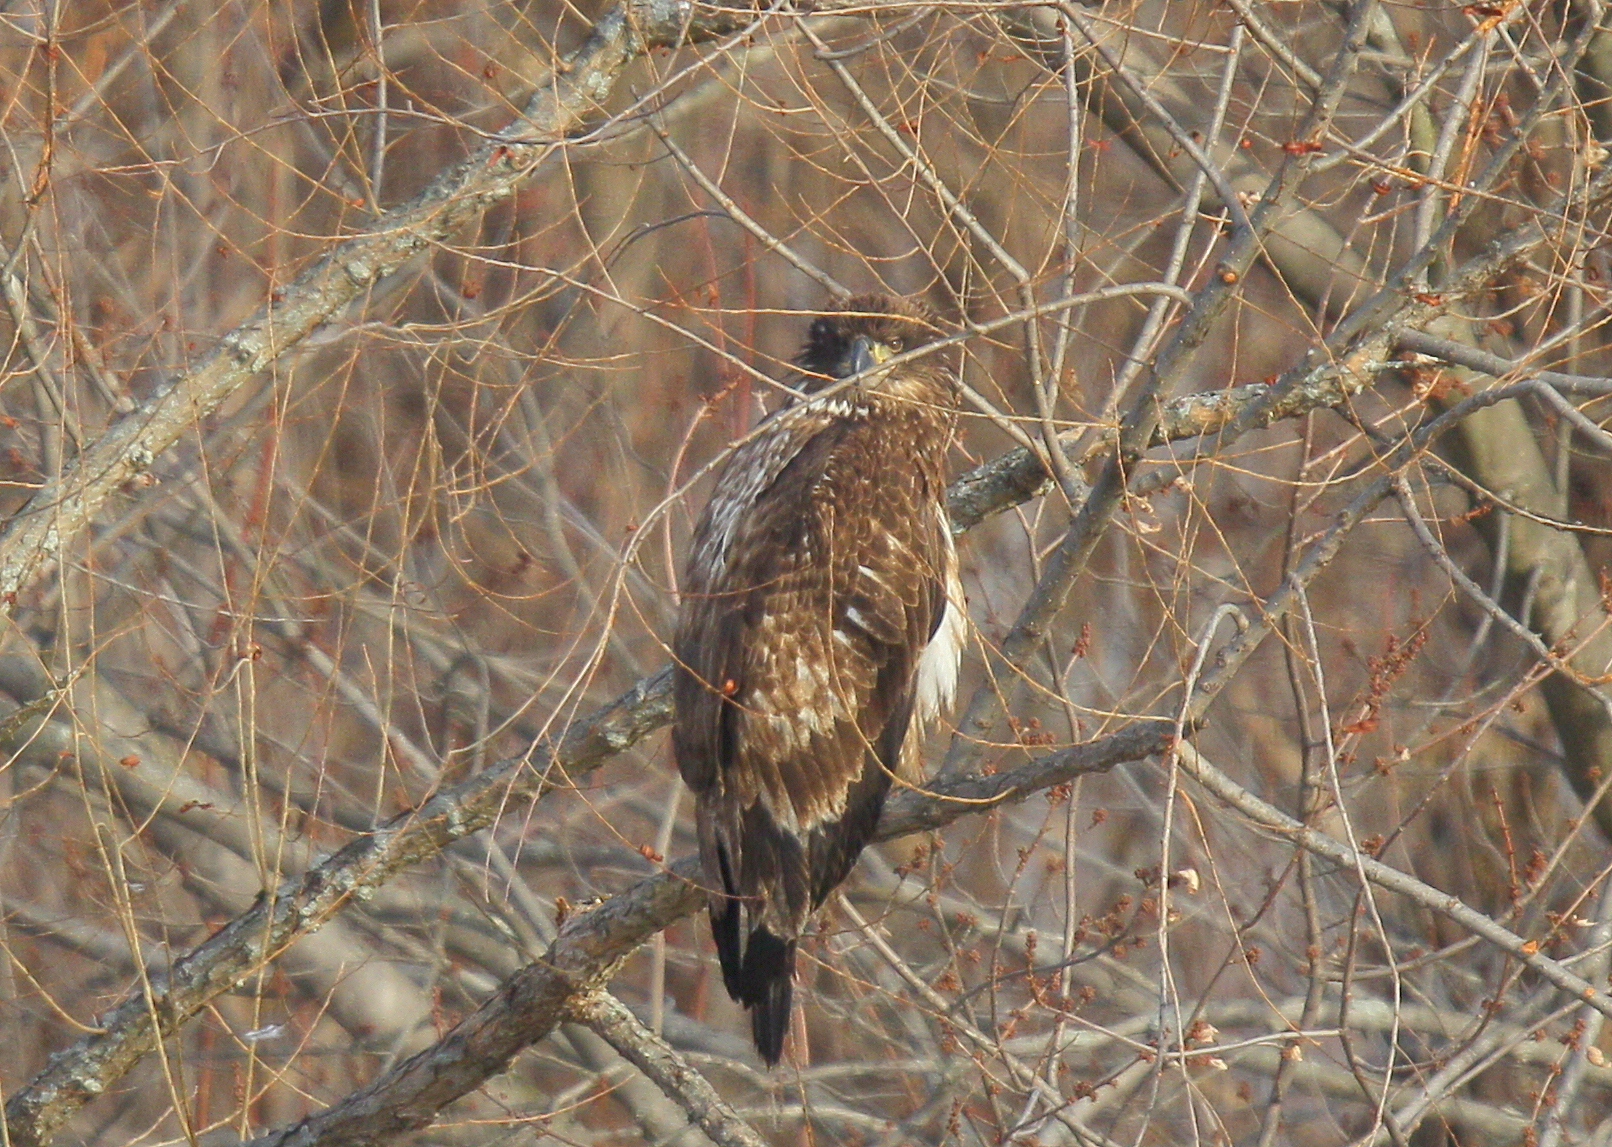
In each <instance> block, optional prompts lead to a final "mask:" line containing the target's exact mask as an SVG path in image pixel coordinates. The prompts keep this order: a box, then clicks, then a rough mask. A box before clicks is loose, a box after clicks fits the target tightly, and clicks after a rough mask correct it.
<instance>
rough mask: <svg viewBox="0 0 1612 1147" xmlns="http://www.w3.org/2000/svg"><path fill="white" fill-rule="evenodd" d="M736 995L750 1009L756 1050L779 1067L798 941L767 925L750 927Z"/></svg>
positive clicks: (730, 987) (793, 981)
mask: <svg viewBox="0 0 1612 1147" xmlns="http://www.w3.org/2000/svg"><path fill="white" fill-rule="evenodd" d="M734 980H735V981H736V982H735V983H734V984H730V985H729V990H730V991H732V989H733V988H735V987H737V988H738V990H737V991H734V992H733V998H734V999H736V1000H738V1001H739V1002H740V1003H742V1004H743V1005H744V1006H745V1008H746V1009H747V1010H748V1011H749V1012H750V1034H751V1036H752V1037H754V1039H755V1041H756V1051H757V1052H759V1053H760V1054H761V1058H762V1059H763V1060H764V1061H766V1064H767V1066H768V1067H776V1066H777V1065H778V1061H779V1059H781V1058H782V1057H783V1054H784V1036H785V1035H786V1034H787V1033H788V1032H789V1016H790V1008H791V1005H792V1002H793V1000H794V994H795V941H794V940H785V939H784V938H783V937H781V936H775V935H773V933H771V932H769V931H768V930H767V929H766V928H763V927H756V928H753V929H751V931H750V938H749V940H748V941H747V942H746V944H745V948H744V964H743V966H742V967H740V968H739V971H738V975H737V976H735V977H734Z"/></svg>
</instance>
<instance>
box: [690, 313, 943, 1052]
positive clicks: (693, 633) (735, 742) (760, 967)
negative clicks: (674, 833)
mask: <svg viewBox="0 0 1612 1147" xmlns="http://www.w3.org/2000/svg"><path fill="white" fill-rule="evenodd" d="M944 336H945V329H944V328H943V327H942V325H941V323H940V322H939V320H938V319H937V318H936V316H935V315H934V313H933V312H931V311H930V310H929V309H928V308H926V307H925V306H924V305H923V304H921V303H918V302H916V301H912V300H906V299H901V298H893V297H887V296H883V295H857V296H853V297H851V298H849V299H846V300H844V301H842V302H840V303H839V304H838V305H837V306H835V307H834V308H833V309H831V310H828V311H826V312H825V313H823V314H821V315H820V316H819V317H817V318H815V319H814V320H813V322H812V323H811V325H810V327H809V330H808V333H807V337H806V341H805V345H804V347H803V348H802V350H801V352H800V354H799V355H798V356H797V358H796V359H795V365H796V366H797V367H798V368H799V371H798V373H797V374H796V375H794V376H793V377H792V378H791V380H790V386H789V389H790V392H791V397H790V398H789V399H788V400H787V401H786V402H785V403H784V404H783V405H782V406H780V407H779V408H778V409H777V410H775V411H773V412H772V413H771V414H770V415H768V416H767V417H765V418H764V419H763V420H762V421H761V422H760V423H759V424H758V425H757V427H756V428H755V430H754V432H753V433H752V434H750V435H749V436H748V437H746V438H744V439H743V440H742V441H741V442H740V443H739V444H738V445H737V446H736V447H734V448H733V450H732V451H731V453H730V454H729V455H728V457H727V458H726V460H725V461H724V462H723V463H722V465H721V466H720V468H719V470H718V473H717V477H716V480H715V484H714V486H713V487H712V492H711V495H710V499H709V501H708V502H707V504H706V506H705V508H704V510H703V511H702V512H701V514H700V516H699V517H698V519H697V520H696V522H695V526H694V531H693V535H692V539H691V542H690V547H689V553H688V558H687V564H686V569H685V572H684V576H683V579H682V582H681V587H680V588H681V604H680V606H679V611H678V619H677V625H676V631H675V635H674V637H673V640H672V646H671V648H672V655H673V663H674V666H673V682H672V697H673V711H674V720H673V726H672V751H673V757H674V758H675V760H676V763H677V768H678V771H679V772H680V773H681V775H682V777H683V780H684V782H685V783H686V785H687V787H688V788H689V789H690V790H691V791H692V793H693V796H694V803H695V819H696V829H697V835H698V838H699V849H700V858H701V867H702V869H703V873H704V881H705V887H706V889H707V891H708V899H709V910H710V919H711V933H712V937H713V939H714V940H715V944H716V950H717V957H718V960H719V962H720V964H721V968H722V979H723V983H724V985H725V987H726V988H727V991H728V994H729V995H730V996H731V997H732V998H733V999H734V1000H736V1001H737V1002H739V1003H740V1004H742V1005H743V1006H744V1008H745V1009H746V1010H747V1011H748V1013H749V1017H750V1026H751V1034H752V1036H753V1038H754V1041H755V1046H756V1050H757V1052H758V1053H759V1054H760V1056H761V1058H762V1059H763V1060H764V1061H765V1062H766V1063H767V1065H768V1066H769V1067H770V1066H776V1064H777V1063H778V1061H779V1059H780V1058H781V1056H782V1053H783V1044H784V1037H785V1034H786V1032H787V1030H788V1028H789V1024H790V1018H791V1007H792V996H793V985H794V976H795V955H796V948H797V943H798V940H799V937H800V935H801V933H802V931H803V930H804V929H805V927H806V925H807V923H808V922H809V920H810V918H811V917H812V915H813V914H814V913H815V912H816V910H817V909H818V908H820V907H821V906H822V904H823V902H824V900H826V899H827V897H828V896H829V894H830V893H831V892H833V890H834V889H835V888H837V887H838V886H839V885H840V884H841V883H842V882H843V881H844V880H845V879H846V877H847V876H848V875H849V873H850V870H851V868H852V866H853V865H854V864H855V863H856V859H857V857H858V856H859V855H860V854H861V852H862V849H863V848H864V846H866V845H867V843H868V842H869V840H870V839H871V838H872V836H873V833H874V830H875V829H876V828H877V826H878V822H879V815H880V812H881V810H882V808H883V806H884V801H885V797H886V795H887V794H888V793H889V791H890V788H891V785H892V783H893V778H894V777H896V776H897V775H900V776H902V777H903V778H912V777H914V776H915V774H916V772H917V765H918V761H917V758H918V755H919V753H918V744H917V742H918V738H917V737H916V736H914V735H911V734H912V727H913V725H914V717H915V716H916V717H917V719H918V721H919V722H923V723H927V722H930V721H933V720H935V719H936V718H938V717H940V716H941V715H942V714H943V713H944V712H945V711H947V710H948V709H949V708H950V706H951V704H952V701H953V698H954V696H955V692H956V686H957V676H958V669H959V664H960V660H961V656H962V647H963V643H964V636H965V616H966V612H965V611H966V607H965V604H964V599H963V592H962V588H961V585H960V583H959V579H958V561H957V551H956V548H955V545H954V543H953V539H952V531H951V523H950V519H949V518H948V516H947V513H946V482H945V458H946V453H947V450H948V447H949V445H950V443H951V441H952V438H953V435H954V433H955V430H956V424H957V419H958V414H959V383H958V377H957V371H956V368H955V364H954V363H953V361H952V350H951V346H950V344H945V345H942V346H939V347H936V346H933V345H932V344H934V343H936V342H937V341H941V340H943V339H944ZM926 348H927V353H915V352H924V351H925V350H926Z"/></svg>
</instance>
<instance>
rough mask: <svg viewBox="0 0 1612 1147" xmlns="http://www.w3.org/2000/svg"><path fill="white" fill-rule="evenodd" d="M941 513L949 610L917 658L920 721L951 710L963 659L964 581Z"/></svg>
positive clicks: (944, 513) (930, 719)
mask: <svg viewBox="0 0 1612 1147" xmlns="http://www.w3.org/2000/svg"><path fill="white" fill-rule="evenodd" d="M937 511H938V513H939V514H940V530H941V537H943V538H945V539H946V541H945V546H946V550H945V564H946V611H945V612H944V613H943V614H941V616H940V625H939V626H937V627H936V629H935V635H934V636H933V637H931V638H930V639H929V644H928V645H926V646H924V651H923V653H922V654H920V655H919V657H918V674H917V681H916V682H915V684H914V691H915V693H916V698H915V704H916V707H917V710H918V717H919V719H920V720H924V721H932V720H934V719H935V718H936V717H938V716H940V714H941V713H942V712H944V711H945V710H947V709H950V708H951V706H952V701H953V700H954V699H955V698H956V696H957V670H958V668H959V667H960V666H961V664H962V660H963V640H964V637H965V636H966V631H967V629H968V617H967V615H966V614H965V612H964V609H963V583H962V581H961V579H959V578H958V576H957V546H956V543H954V542H953V541H952V535H951V523H950V521H949V520H948V519H947V517H946V511H945V509H944V508H940V507H937Z"/></svg>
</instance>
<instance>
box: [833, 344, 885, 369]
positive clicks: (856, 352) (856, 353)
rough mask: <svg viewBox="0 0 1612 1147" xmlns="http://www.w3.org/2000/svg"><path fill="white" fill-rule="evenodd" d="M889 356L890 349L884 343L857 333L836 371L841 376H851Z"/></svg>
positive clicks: (871, 367) (870, 367)
mask: <svg viewBox="0 0 1612 1147" xmlns="http://www.w3.org/2000/svg"><path fill="white" fill-rule="evenodd" d="M889 357H890V351H889V350H888V349H887V348H886V347H885V346H884V345H883V344H882V343H876V342H874V341H873V340H872V339H870V338H868V336H867V335H857V336H856V338H854V339H852V340H851V349H850V350H848V351H846V352H845V357H844V358H843V359H842V360H840V369H839V371H838V372H836V373H837V375H838V377H840V378H850V377H851V376H852V375H853V374H861V373H862V372H863V371H868V370H872V369H873V368H874V367H876V366H878V365H879V364H880V363H881V362H883V361H884V360H885V359H887V358H889Z"/></svg>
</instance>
